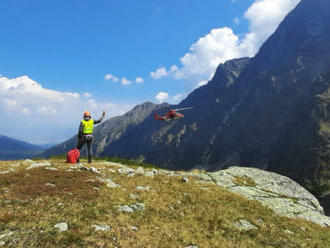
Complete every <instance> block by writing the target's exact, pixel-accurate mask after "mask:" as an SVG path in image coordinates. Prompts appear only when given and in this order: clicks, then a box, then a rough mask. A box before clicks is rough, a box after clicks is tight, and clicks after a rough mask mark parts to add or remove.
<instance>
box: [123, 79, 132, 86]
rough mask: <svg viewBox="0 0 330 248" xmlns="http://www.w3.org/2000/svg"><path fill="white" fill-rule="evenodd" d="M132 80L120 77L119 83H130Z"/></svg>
mask: <svg viewBox="0 0 330 248" xmlns="http://www.w3.org/2000/svg"><path fill="white" fill-rule="evenodd" d="M131 83H132V81H130V80H128V79H127V78H122V79H121V84H122V85H130V84H131Z"/></svg>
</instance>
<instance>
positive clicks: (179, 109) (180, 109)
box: [174, 107, 193, 111]
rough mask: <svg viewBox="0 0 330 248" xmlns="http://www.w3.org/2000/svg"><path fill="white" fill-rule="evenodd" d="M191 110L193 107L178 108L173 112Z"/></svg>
mask: <svg viewBox="0 0 330 248" xmlns="http://www.w3.org/2000/svg"><path fill="white" fill-rule="evenodd" d="M190 109H193V107H190V108H178V109H174V111H182V110H190Z"/></svg>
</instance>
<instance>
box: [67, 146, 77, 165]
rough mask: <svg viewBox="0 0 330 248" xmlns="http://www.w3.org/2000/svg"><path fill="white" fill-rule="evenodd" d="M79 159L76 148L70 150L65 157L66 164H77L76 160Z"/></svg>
mask: <svg viewBox="0 0 330 248" xmlns="http://www.w3.org/2000/svg"><path fill="white" fill-rule="evenodd" d="M79 157H80V152H79V150H78V149H77V148H75V149H72V150H71V151H69V152H68V154H67V156H66V162H67V163H71V164H75V163H77V160H78V158H79Z"/></svg>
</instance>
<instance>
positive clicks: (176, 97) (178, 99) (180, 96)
mask: <svg viewBox="0 0 330 248" xmlns="http://www.w3.org/2000/svg"><path fill="white" fill-rule="evenodd" d="M183 97H184V95H183V94H177V95H175V96H173V101H174V102H175V103H177V102H179V101H180V100H182V99H183Z"/></svg>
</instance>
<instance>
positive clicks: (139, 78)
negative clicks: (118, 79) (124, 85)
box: [135, 77, 144, 84]
mask: <svg viewBox="0 0 330 248" xmlns="http://www.w3.org/2000/svg"><path fill="white" fill-rule="evenodd" d="M135 82H136V83H137V84H142V83H144V79H143V78H142V77H137V78H136V79H135Z"/></svg>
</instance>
